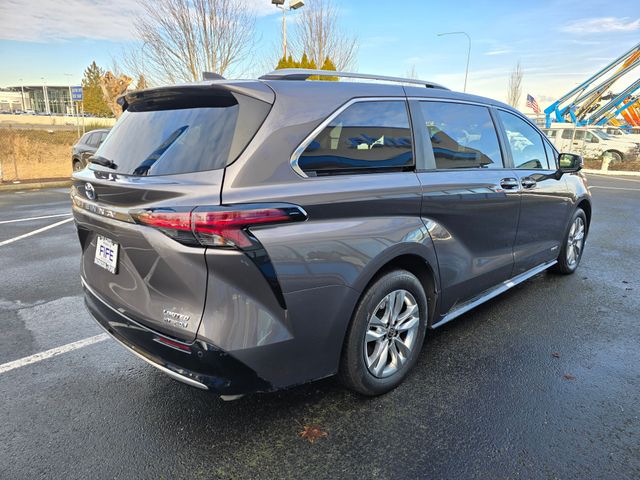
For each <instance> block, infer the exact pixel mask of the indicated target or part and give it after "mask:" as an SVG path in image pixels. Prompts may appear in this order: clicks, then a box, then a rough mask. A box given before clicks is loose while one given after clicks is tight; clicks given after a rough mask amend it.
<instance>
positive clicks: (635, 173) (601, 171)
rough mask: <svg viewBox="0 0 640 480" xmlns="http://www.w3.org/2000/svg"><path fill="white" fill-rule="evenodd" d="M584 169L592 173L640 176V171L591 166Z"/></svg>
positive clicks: (585, 171)
mask: <svg viewBox="0 0 640 480" xmlns="http://www.w3.org/2000/svg"><path fill="white" fill-rule="evenodd" d="M582 171H583V172H584V173H591V174H594V175H614V176H617V177H620V176H625V175H626V176H628V177H640V172H627V171H624V170H604V171H603V170H594V169H591V168H583V169H582Z"/></svg>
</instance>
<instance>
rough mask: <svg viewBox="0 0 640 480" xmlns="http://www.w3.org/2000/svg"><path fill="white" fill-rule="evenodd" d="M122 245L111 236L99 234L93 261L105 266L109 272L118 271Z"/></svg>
mask: <svg viewBox="0 0 640 480" xmlns="http://www.w3.org/2000/svg"><path fill="white" fill-rule="evenodd" d="M119 250H120V245H118V244H117V243H116V242H114V241H113V240H111V239H110V238H107V237H103V236H102V235H98V236H97V237H96V254H95V256H94V258H93V263H95V264H96V265H98V266H99V267H102V268H104V269H105V270H106V271H107V272H109V273H112V274H114V275H115V274H116V273H118V253H119Z"/></svg>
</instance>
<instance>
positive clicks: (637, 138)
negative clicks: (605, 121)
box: [601, 127, 640, 142]
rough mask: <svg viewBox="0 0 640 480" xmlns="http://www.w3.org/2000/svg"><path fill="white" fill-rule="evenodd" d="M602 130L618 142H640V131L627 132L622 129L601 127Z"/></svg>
mask: <svg viewBox="0 0 640 480" xmlns="http://www.w3.org/2000/svg"><path fill="white" fill-rule="evenodd" d="M601 128H602V130H603V131H604V132H605V133H607V134H608V135H611V136H612V137H613V138H615V139H618V140H631V141H632V142H640V129H636V130H637V132H633V131H632V130H633V129H631V130H625V129H623V128H620V127H601Z"/></svg>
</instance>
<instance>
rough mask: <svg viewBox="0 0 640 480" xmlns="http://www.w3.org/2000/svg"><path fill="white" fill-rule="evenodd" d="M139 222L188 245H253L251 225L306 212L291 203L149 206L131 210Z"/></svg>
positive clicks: (300, 217) (293, 219)
mask: <svg viewBox="0 0 640 480" xmlns="http://www.w3.org/2000/svg"><path fill="white" fill-rule="evenodd" d="M131 216H132V217H133V218H134V220H135V221H136V222H137V223H140V224H142V225H147V226H149V227H153V228H156V229H158V230H160V231H161V232H163V233H164V234H165V235H167V236H169V237H171V238H173V239H174V240H176V241H178V242H180V243H183V244H185V245H201V246H206V247H232V248H233V247H237V248H242V249H246V248H251V247H253V246H256V244H257V241H256V240H255V238H254V237H253V235H251V232H250V231H249V228H250V227H256V226H264V225H270V224H277V223H288V222H298V221H303V220H305V219H306V218H307V214H306V212H305V211H304V210H303V209H302V208H300V207H299V206H297V205H290V204H267V205H264V204H258V205H256V204H245V205H235V206H233V207H229V208H226V207H196V208H186V209H185V208H181V209H179V210H178V209H171V208H163V209H148V210H137V211H133V212H131Z"/></svg>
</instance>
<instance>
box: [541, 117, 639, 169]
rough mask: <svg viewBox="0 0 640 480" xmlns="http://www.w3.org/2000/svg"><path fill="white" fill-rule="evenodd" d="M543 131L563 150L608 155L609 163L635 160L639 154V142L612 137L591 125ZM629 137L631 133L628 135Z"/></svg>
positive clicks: (585, 154)
mask: <svg viewBox="0 0 640 480" xmlns="http://www.w3.org/2000/svg"><path fill="white" fill-rule="evenodd" d="M543 132H544V133H545V135H547V137H549V139H550V140H551V141H552V142H553V143H554V145H555V146H556V148H558V149H559V150H563V151H571V152H574V153H578V154H580V155H582V156H585V157H587V158H601V157H608V158H609V159H610V161H611V163H617V162H621V161H623V160H635V159H636V158H638V155H640V144H639V143H638V142H636V141H634V140H633V138H629V139H627V138H625V137H626V135H625V136H616V137H612V136H611V135H609V134H608V133H606V132H605V131H604V130H602V129H600V128H593V127H575V126H573V125H571V124H569V125H567V126H566V127H553V126H552V127H551V128H545V129H543ZM629 137H631V135H629Z"/></svg>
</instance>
